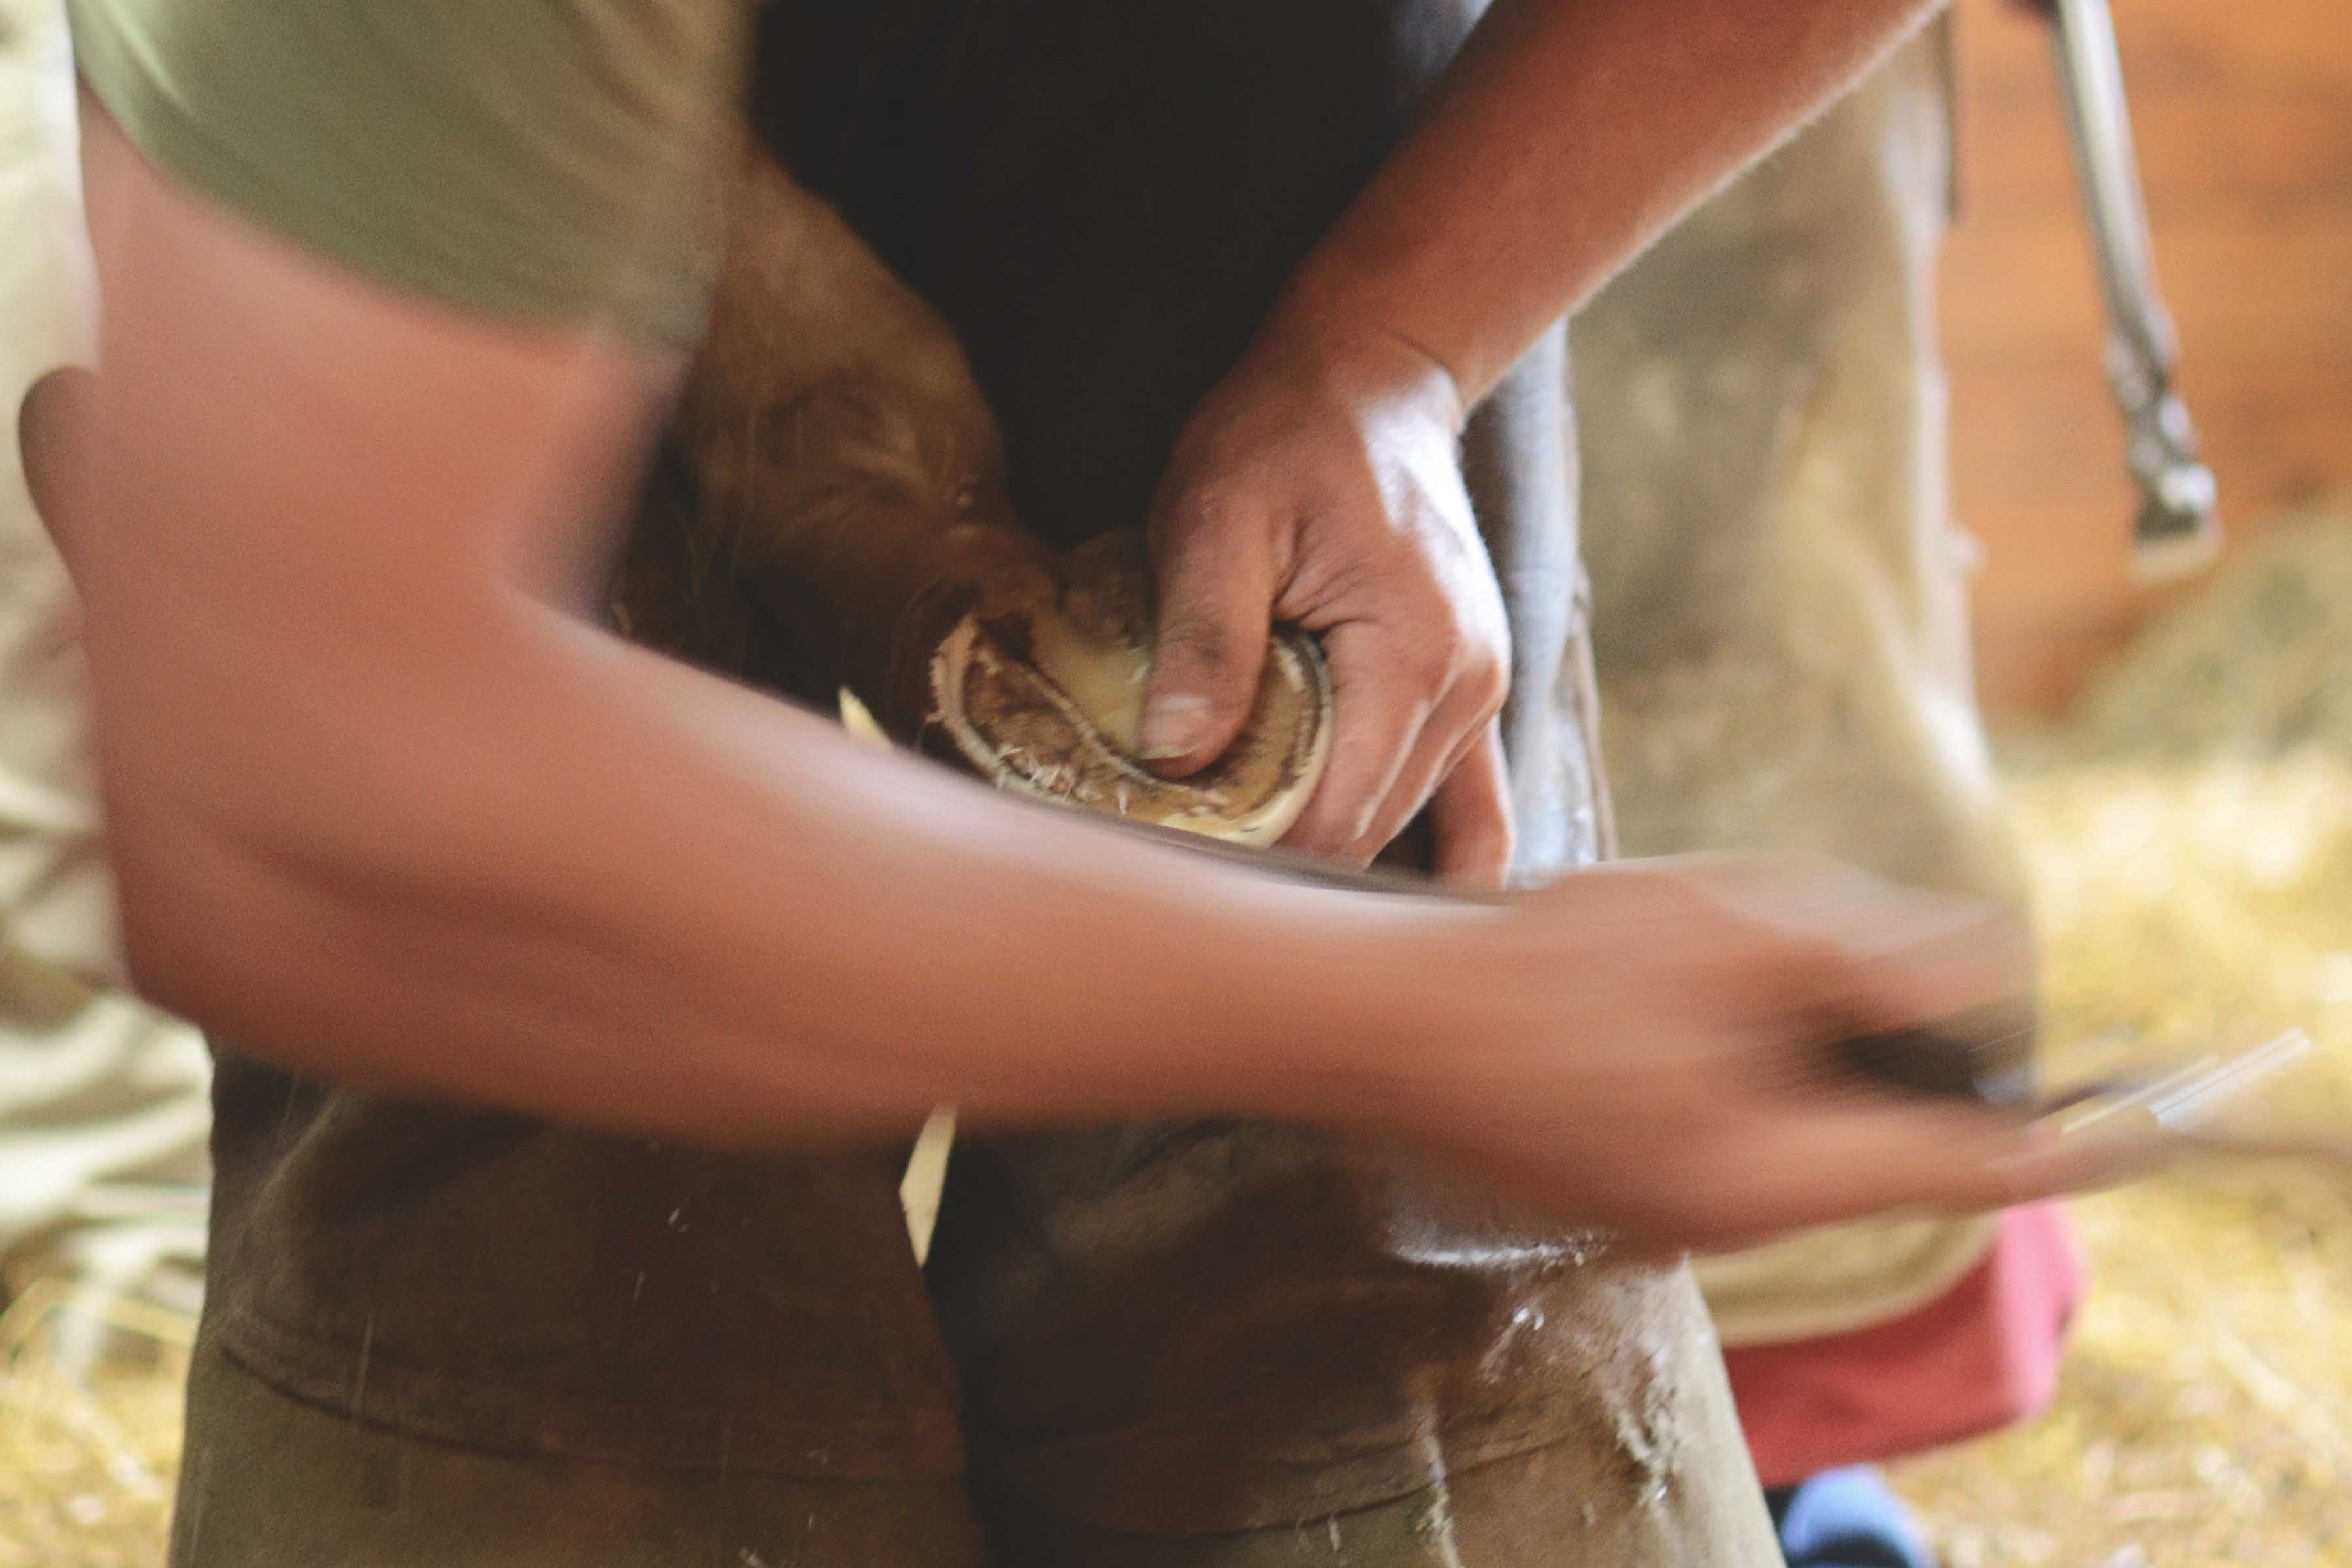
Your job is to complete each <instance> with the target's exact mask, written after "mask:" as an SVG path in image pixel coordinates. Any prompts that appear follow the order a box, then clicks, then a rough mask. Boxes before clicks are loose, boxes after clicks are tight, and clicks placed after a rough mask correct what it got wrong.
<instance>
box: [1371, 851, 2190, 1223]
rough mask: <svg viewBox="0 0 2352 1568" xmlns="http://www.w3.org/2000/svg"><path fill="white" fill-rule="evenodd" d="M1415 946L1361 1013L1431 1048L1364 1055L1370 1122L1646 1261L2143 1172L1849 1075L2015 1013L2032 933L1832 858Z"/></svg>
mask: <svg viewBox="0 0 2352 1568" xmlns="http://www.w3.org/2000/svg"><path fill="white" fill-rule="evenodd" d="M1421 946H1422V947H1423V949H1424V950H1425V951H1423V952H1420V953H1418V954H1417V955H1416V954H1414V953H1411V952H1401V953H1398V954H1397V955H1395V957H1394V958H1393V959H1392V960H1391V961H1390V963H1391V965H1392V966H1394V967H1396V968H1397V970H1398V972H1399V974H1400V980H1399V982H1398V991H1397V994H1383V995H1381V997H1379V998H1377V999H1376V1002H1377V1005H1380V1006H1381V1008H1382V1009H1383V1010H1384V1011H1386V1012H1390V1013H1396V1014H1401V1015H1402V1016H1403V1018H1404V1019H1405V1021H1406V1022H1407V1024H1408V1026H1409V1027H1408V1031H1407V1033H1408V1035H1418V1036H1419V1037H1421V1039H1422V1040H1423V1045H1422V1046H1421V1047H1419V1048H1417V1049H1412V1050H1410V1052H1409V1054H1408V1055H1407V1056H1406V1057H1404V1058H1402V1059H1395V1058H1391V1059H1390V1060H1388V1061H1386V1062H1383V1063H1382V1064H1381V1066H1382V1068H1384V1070H1385V1072H1386V1073H1387V1074H1389V1075H1391V1076H1389V1077H1388V1079H1387V1080H1386V1082H1385V1083H1384V1085H1383V1086H1382V1093H1381V1098H1380V1100H1378V1101H1376V1102H1375V1104H1374V1107H1373V1113H1372V1114H1371V1115H1370V1116H1369V1117H1365V1118H1364V1120H1366V1121H1371V1122H1373V1123H1375V1124H1376V1125H1378V1126H1379V1127H1380V1128H1381V1130H1383V1131H1388V1132H1390V1133H1391V1134H1393V1135H1398V1136H1402V1137H1403V1138H1406V1139H1408V1140H1412V1141H1418V1142H1422V1143H1423V1144H1424V1145H1425V1146H1430V1147H1433V1148H1435V1149H1437V1150H1439V1151H1441V1152H1448V1153H1451V1154H1453V1155H1454V1156H1457V1157H1459V1158H1460V1159H1462V1160H1463V1161H1464V1162H1465V1163H1467V1164H1469V1165H1470V1166H1472V1167H1473V1168H1475V1169H1476V1170H1477V1171H1479V1172H1480V1173H1483V1174H1484V1175H1486V1177H1487V1178H1489V1179H1491V1180H1495V1181H1498V1182H1499V1183H1501V1184H1503V1185H1504V1186H1506V1187H1507V1188H1508V1189H1510V1190H1512V1191H1514V1192H1516V1193H1517V1194H1520V1195H1522V1196H1523V1197H1526V1198H1527V1199H1528V1200H1530V1201H1532V1202H1533V1203H1535V1204H1536V1205H1538V1206H1542V1207H1545V1208H1548V1209H1549V1210H1551V1211H1552V1212H1553V1213H1555V1214H1557V1215H1559V1216H1561V1217H1563V1218H1566V1219H1569V1220H1571V1221H1576V1222H1580V1223H1586V1224H1599V1225H1603V1226H1610V1227H1612V1228H1614V1229H1616V1230H1618V1231H1620V1232H1622V1234H1625V1235H1627V1236H1630V1237H1633V1238H1635V1239H1637V1240H1639V1241H1643V1242H1645V1243H1648V1244H1651V1245H1654V1246H1662V1247H1669V1248H1672V1247H1685V1246H1697V1247H1732V1246H1738V1245H1744V1244H1746V1243H1748V1242H1751V1241H1754V1240H1758V1239H1760V1238H1762V1237H1767V1236H1770V1235H1773V1234H1776V1233H1779V1232H1782V1231H1787V1230H1793V1229H1797V1228H1800V1227H1802V1226H1811V1225H1818V1224H1823V1223H1828V1222H1831V1221H1835V1220H1841V1219H1847V1218H1853V1217H1856V1216H1859V1215H1870V1214H1876V1213H1881V1212H1885V1211H1890V1210H1933V1211H1947V1212H1968V1211H1975V1210H1981V1209H1990V1208H1997V1207H2000V1206H2002V1205H2006V1204H2010V1203H2015V1202H2021V1201H2025V1200H2027V1199H2030V1198H2035V1197H2041V1196H2044V1195H2048V1194H2053V1193H2056V1192H2060V1191H2065V1190H2070V1189H2073V1188H2075V1187H2079V1186H2084V1185H2089V1184H2100V1183H2104V1182H2108V1181H2112V1180H2116V1179H2118V1178H2120V1177H2123V1176H2126V1175H2129V1174H2132V1173H2136V1172H2137V1171H2138V1170H2140V1169H2143V1168H2144V1167H2145V1166H2146V1165H2147V1163H2148V1162H2149V1159H2150V1156H2151V1150H2152V1141H2147V1140H2143V1141H2140V1142H2130V1141H2125V1140H2115V1141H2108V1142H2083V1141H2073V1140H2069V1141H2056V1140H2053V1138H2052V1137H2051V1136H2050V1135H2049V1133H2048V1131H2047V1130H2046V1129H2044V1128H2042V1127H2041V1126H2039V1125H2037V1124H2033V1123H2031V1122H2029V1121H2027V1120H2026V1117H2027V1115H2028V1113H2027V1112H2024V1111H2011V1110H1989V1109H1986V1108H1983V1107H1980V1106H1977V1105H1974V1104H1971V1103H1963V1102H1959V1101H1946V1100H1936V1099H1930V1098H1927V1097H1925V1096H1921V1095H1915V1094H1909V1093H1905V1092H1900V1091H1897V1090H1894V1089H1885V1088H1881V1087H1877V1086H1875V1085H1873V1084H1870V1083H1865V1082H1862V1081H1858V1080H1855V1079H1851V1078H1847V1077H1844V1076H1843V1075H1842V1073H1841V1072H1840V1070H1839V1068H1838V1063H1837V1058H1836V1055H1835V1047H1836V1045H1837V1043H1838V1042H1839V1041H1841V1040H1843V1039H1846V1038H1850V1037H1853V1036H1855V1035H1858V1034H1865V1033H1879V1032H1883V1031H1891V1030H1895V1029H1904V1028H1914V1027H1919V1026H1931V1025H1936V1024H1938V1023H1941V1022H1943V1021H1945V1020H1948V1019H1950V1018H1953V1017H1955V1016H1959V1015H1964V1014H1974V1013H1979V1010H1982V1009H1987V1008H1990V1007H2002V1006H2006V1007H2016V1008H2017V1009H2018V1011H2019V1012H2020V1013H2021V1014H2022V1011H2023V1009H2022V1006H2021V1003H2022V999H2023V997H2024V996H2025V994H2026V987H2027V984H2028V978H2029V977H2028V963H2027V957H2026V954H2027V944H2026V942H2025V940H2024V937H2023V934H2022V932H2021V931H2020V930H2019V929H2018V928H2017V926H2016V925H2015V924H2014V922H2012V921H2010V920H2009V919H2008V918H2007V917H2006V916H2004V915H2003V914H2002V913H2000V911H1999V910H1995V909H1993V908H1992V907H1990V906H1989V905H1985V904H1981V903H1979V902H1977V901H1976V900H1963V899H1957V898H1951V897H1948V896H1942V895H1936V894H1927V893H1919V892H1914V891H1911V890H1908V889H1898V888H1894V887H1891V886H1889V885H1887V884H1885V883H1884V882H1880V881H1878V880H1876V879H1873V878H1871V877H1868V876H1866V875H1864V873H1862V872H1859V871H1853V870H1850V869H1847V868H1842V867H1837V866H1834V865H1832V864H1829V863H1825V862H1821V863H1815V862H1800V861H1785V860H1752V861H1728V860H1727V861H1717V862H1674V861H1648V862H1644V861H1628V862H1622V863H1620V864H1618V865H1613V866H1604V867H1598V868H1591V869H1590V870H1585V871H1577V872H1571V873H1570V874H1568V875H1567V876H1565V877H1563V878H1561V879H1559V881H1558V882H1557V883H1556V884H1554V885H1552V886H1550V887H1547V888H1543V889H1537V890H1534V891H1532V892H1528V893H1526V894H1523V895H1520V896H1518V897H1517V898H1516V899H1514V900H1512V901H1511V902H1510V903H1508V904H1507V905H1504V906H1502V907H1499V908H1495V909H1482V910H1469V911H1465V913H1464V914H1463V916H1462V924H1461V926H1460V929H1459V930H1458V931H1456V932H1454V934H1451V935H1446V936H1441V937H1439V938H1437V939H1435V940H1434V941H1433V942H1432V941H1428V940H1424V941H1423V942H1422V943H1421ZM1415 998H1419V999H1420V1000H1418V1001H1416V1000H1415ZM1417 1009H1418V1010H1421V1011H1420V1015H1419V1016H1416V1010H1417Z"/></svg>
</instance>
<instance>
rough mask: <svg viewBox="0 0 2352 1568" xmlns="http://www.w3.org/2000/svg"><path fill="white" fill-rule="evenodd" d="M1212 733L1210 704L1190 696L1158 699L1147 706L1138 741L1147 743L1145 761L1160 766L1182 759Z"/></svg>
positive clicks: (1179, 693)
mask: <svg viewBox="0 0 2352 1568" xmlns="http://www.w3.org/2000/svg"><path fill="white" fill-rule="evenodd" d="M1208 730H1209V700H1208V699H1207V698H1205V697H1195V696H1192V694H1191V693H1189V692H1171V694H1169V695H1168V696H1165V697H1155V698H1153V699H1152V700H1150V702H1149V703H1147V704H1146V705H1145V706H1144V710H1143V725H1142V728H1141V730H1140V731H1139V732H1138V735H1137V738H1138V739H1139V740H1140V741H1141V742H1143V752H1142V755H1143V760H1144V761H1145V762H1148V763H1150V762H1160V761H1163V760H1165V759H1167V758H1169V757H1181V756H1182V755H1184V754H1185V753H1186V752H1190V751H1192V749H1193V748H1194V747H1196V746H1198V745H1199V744H1200V743H1201V737H1202V735H1204V734H1206V733H1208Z"/></svg>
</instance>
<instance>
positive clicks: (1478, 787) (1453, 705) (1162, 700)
mask: <svg viewBox="0 0 2352 1568" xmlns="http://www.w3.org/2000/svg"><path fill="white" fill-rule="evenodd" d="M1462 414H1463V411H1462V407H1461V403H1460V399H1459V397H1458V395H1456V393H1455V391H1454V383H1453V381H1452V379H1451V377H1449V376H1448V375H1447V374H1446V373H1445V371H1444V369H1443V368H1441V367H1439V366H1437V365H1436V364H1434V363H1433V362H1432V361H1430V360H1429V359H1428V358H1427V357H1425V356H1423V355H1422V354H1420V353H1417V352H1416V351H1414V350H1412V349H1411V348H1409V347H1407V346H1405V345H1403V344H1402V343H1400V342H1393V341H1391V340H1386V339H1381V338H1379V337H1367V338H1365V339H1363V340H1361V341H1359V342H1352V343H1349V344H1347V345H1344V346H1337V347H1335V346H1334V345H1332V344H1330V343H1328V342H1318V341H1315V338H1314V336H1313V334H1311V333H1308V332H1304V331H1288V330H1284V329H1279V328H1276V329H1270V330H1269V331H1268V333H1267V334H1266V335H1265V336H1263V337H1261V339H1260V340H1259V342H1257V343H1256V344H1255V346H1254V347H1253V348H1252V349H1251V350H1250V352H1249V353H1248V354H1247V355H1246V356H1244V359H1243V360H1242V362H1241V363H1240V364H1239V365H1237V366H1236V367H1235V368H1234V371H1233V372H1232V373H1231V374H1229V375H1227V376H1226V378H1225V379H1224V381H1223V383H1222V384H1219V385H1218V387H1217V388H1216V389H1215V391H1213V393H1211V395H1209V397H1208V398H1207V400H1206V401H1205V402H1204V403H1203V404H1202V406H1201V408H1200V409H1199V411H1198V412H1197V413H1195V414H1194V416H1193V417H1192V422H1191V424H1190V425H1189V426H1186V428H1185V430H1184V432H1183V434H1182V436H1181V437H1180V438H1179V440H1178V441H1177V444H1176V447H1175V451H1174V453H1173V454H1172V456H1171V460H1170V464H1169V468H1168V472H1167V475H1166V477H1165V478H1164V479H1162V480H1161V483H1160V493H1159V495H1158V496H1157V498H1156V499H1155V500H1154V502H1153V505H1152V513H1151V520H1150V534H1151V547H1152V555H1153V563H1154V566H1155V568H1156V572H1157V577H1158V582H1159V590H1160V610H1159V633H1158V638H1157V642H1156V645H1155V649H1154V656H1153V663H1152V672H1151V682H1150V690H1149V694H1148V698H1147V702H1146V707H1145V710H1144V720H1143V741H1144V745H1145V749H1146V752H1147V755H1148V756H1150V758H1151V760H1152V763H1153V765H1154V766H1155V767H1157V768H1159V769H1160V771H1161V772H1163V773H1167V774H1170V775H1179V776H1181V775H1182V774H1185V773H1192V772H1194V771H1196V770H1197V769H1199V768H1201V767H1202V766H1203V765H1205V764H1206V763H1209V762H1211V761H1213V760H1214V759H1215V757H1216V756H1217V755H1218V754H1219V753H1220V752H1223V750H1224V748H1225V746H1226V745H1227V743H1228V742H1231V741H1232V740H1233V738H1234V732H1235V731H1236V730H1238V729H1239V728H1240V726H1241V723H1242V721H1243V720H1244V717H1245V716H1246V715H1247V714H1248V711H1249V708H1250V700H1251V695H1252V693H1253V692H1254V691H1255V689H1256V684H1257V679H1258V673H1259V669H1260V667H1261V666H1262V664H1263V662H1264V659H1265V646H1266V635H1267V629H1268V626H1269V625H1270V624H1271V623H1275V622H1282V623H1287V624H1290V625H1294V626H1301V627H1304V628H1305V629H1307V630H1308V631H1311V632H1314V633H1317V634H1318V635H1319V636H1320V637H1321V639H1322V643H1323V650H1324V652H1325V654H1326V655H1327V656H1328V658H1329V661H1330V670H1331V680H1332V686H1333V690H1334V695H1335V698H1336V703H1335V717H1336V720H1337V728H1336V731H1335V732H1334V735H1333V740H1332V748H1331V757H1330V763H1329V765H1328V769H1327V771H1326V772H1325V773H1324V777H1323V783H1322V786H1321V787H1320V788H1319V789H1318V791H1317V793H1316V795H1315V798H1314V800H1313V801H1312V802H1311V803H1310V804H1309V805H1308V806H1307V812H1306V815H1305V816H1302V817H1300V819H1299V821H1298V823H1297V826H1295V827H1293V828H1292V829H1291V831H1290V833H1289V835H1288V836H1287V837H1286V839H1285V840H1284V842H1285V843H1286V845H1288V846H1289V847H1293V848H1296V849H1300V850H1304V851H1307V852H1310V853H1318V854H1327V855H1335V856H1339V857H1342V858H1347V859H1349V860H1353V861H1357V862H1363V861H1367V860H1370V858H1372V856H1373V855H1374V854H1376V853H1377V852H1378V851H1379V850H1380V848H1381V847H1382V846H1383V845H1385V844H1386V843H1387V842H1388V841H1389V840H1390V839H1391V838H1393V837H1395V836H1396V835H1397V833H1398V832H1399V831H1400V830H1401V829H1402V828H1403V826H1405V824H1406V823H1407V822H1408V821H1409V820H1411V818H1412V816H1413V814H1414V813H1415V812H1416V811H1418V810H1419V809H1420V808H1421V807H1422V805H1423V804H1424V803H1431V804H1433V823H1434V826H1435V827H1436V829H1437V867H1436V868H1437V869H1438V870H1439V871H1440V872H1442V873H1444V874H1446V875H1449V876H1452V877H1455V878H1461V879H1471V880H1476V881H1483V882H1489V883H1492V882H1498V881H1499V880H1500V879H1501V877H1502V872H1503V868H1504V866H1505V864H1506V862H1507V860H1508V859H1509V857H1510V843H1511V825H1510V808H1509V805H1508V801H1507V796H1506V795H1505V793H1504V785H1503V766H1502V746H1501V741H1500V737H1499V732H1498V731H1497V728H1496V721H1495V715H1496V710H1498V709H1499V708H1500V707H1501V705H1502V701H1503V694H1504V689H1505V686H1506V683H1507V674H1508V668H1509V658H1510V642H1509V633H1508V630H1507V626H1506V625H1505V622H1504V618H1503V603H1502V595H1501V593H1500V592H1499V590H1498V589H1497V588H1496V583H1495V573H1494V568H1493V566H1492V565H1491V564H1490V563H1488V561H1487V558H1486V549H1485V546H1484V545H1483V544H1482V543H1481V542H1480V540H1479V537H1478V532H1477V528H1476V526H1475V522H1474V521H1473V520H1472V517H1471V511H1470V501H1469V496H1468V494H1467V492H1466V491H1465V489H1464V488H1463V482H1462V475H1461V470H1460V468H1459V466H1458V462H1457V458H1456V450H1455V448H1456V440H1457V437H1458V434H1459V430H1460V426H1461V422H1462Z"/></svg>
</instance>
